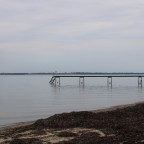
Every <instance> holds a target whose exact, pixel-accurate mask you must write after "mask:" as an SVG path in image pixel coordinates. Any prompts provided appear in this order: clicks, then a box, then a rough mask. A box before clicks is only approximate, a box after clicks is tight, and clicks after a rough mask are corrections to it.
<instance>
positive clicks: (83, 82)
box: [79, 77, 85, 86]
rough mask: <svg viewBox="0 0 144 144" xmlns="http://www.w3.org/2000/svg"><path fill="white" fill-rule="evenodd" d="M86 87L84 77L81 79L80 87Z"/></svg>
mask: <svg viewBox="0 0 144 144" xmlns="http://www.w3.org/2000/svg"><path fill="white" fill-rule="evenodd" d="M84 85H85V81H84V77H79V86H84Z"/></svg>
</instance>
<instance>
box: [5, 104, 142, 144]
mask: <svg viewBox="0 0 144 144" xmlns="http://www.w3.org/2000/svg"><path fill="white" fill-rule="evenodd" d="M77 127H79V128H89V129H91V128H92V129H98V130H101V131H102V132H103V133H104V134H105V135H106V136H105V137H101V136H100V135H99V134H98V133H96V132H87V133H82V134H78V135H75V134H73V133H67V132H62V133H60V134H59V135H57V136H59V137H69V136H73V137H74V138H73V139H72V140H70V141H67V142H66V141H62V142H59V143H57V144H120V143H122V144H134V143H138V144H140V143H144V104H137V105H135V106H132V107H127V108H123V109H117V110H115V111H107V112H100V113H93V112H88V111H83V112H71V113H63V114H56V115H54V116H51V117H49V118H47V119H40V120H38V121H36V122H35V123H34V124H33V125H31V126H28V127H21V128H16V129H13V130H11V131H9V132H7V133H6V134H5V135H6V136H10V135H12V133H18V132H23V131H26V130H28V129H29V130H30V129H33V130H35V131H39V132H40V131H43V130H44V129H46V128H49V129H67V128H77ZM37 134H39V133H37ZM34 140H35V141H34ZM19 141H21V142H23V140H20V139H16V138H15V139H14V140H13V141H12V142H11V144H13V143H15V144H20V142H19ZM25 143H26V142H25ZM28 143H29V144H41V143H42V142H41V141H38V140H37V139H31V140H30V139H29V140H28ZM48 143H50V142H48ZM22 144H23V143H22Z"/></svg>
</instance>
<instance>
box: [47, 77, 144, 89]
mask: <svg viewBox="0 0 144 144" xmlns="http://www.w3.org/2000/svg"><path fill="white" fill-rule="evenodd" d="M62 77H63V78H64V77H71V78H72V77H78V78H79V85H82V86H84V85H85V80H84V78H85V77H93V78H94V77H106V78H107V86H108V87H112V79H113V78H114V77H137V78H138V87H141V88H142V77H144V74H142V75H140V74H131V75H130V74H121V75H118V74H112V75H111V74H110V75H54V76H52V78H51V80H50V82H49V83H50V84H52V85H55V86H56V85H58V86H60V78H62Z"/></svg>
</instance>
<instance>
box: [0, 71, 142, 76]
mask: <svg viewBox="0 0 144 144" xmlns="http://www.w3.org/2000/svg"><path fill="white" fill-rule="evenodd" d="M108 74H112V75H118V74H121V75H123V74H124V75H125V74H127V75H129V74H137V75H138V74H143V75H144V72H141V73H139V72H137V73H135V72H112V73H108V72H65V73H55V72H48V73H44V72H40V73H0V75H108Z"/></svg>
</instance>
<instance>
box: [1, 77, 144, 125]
mask: <svg viewBox="0 0 144 144" xmlns="http://www.w3.org/2000/svg"><path fill="white" fill-rule="evenodd" d="M51 77H52V76H46V75H37V76H36V75H29V76H28V75H26V76H0V126H4V125H9V124H13V123H17V122H26V121H31V120H36V119H39V118H45V117H48V116H51V115H53V114H56V113H62V112H70V111H80V110H96V109H102V108H107V107H111V106H116V105H123V104H130V103H135V102H141V101H144V90H143V88H138V86H137V78H113V87H112V88H108V87H107V79H106V78H85V87H79V79H78V78H62V79H61V86H60V87H58V86H57V87H55V86H51V85H50V84H49V81H50V78H51Z"/></svg>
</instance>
